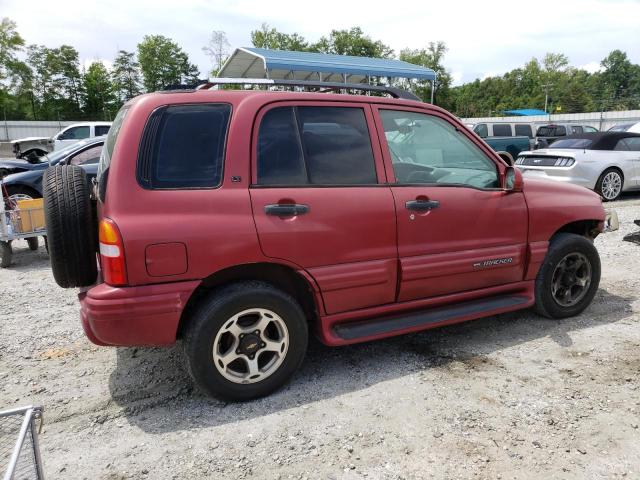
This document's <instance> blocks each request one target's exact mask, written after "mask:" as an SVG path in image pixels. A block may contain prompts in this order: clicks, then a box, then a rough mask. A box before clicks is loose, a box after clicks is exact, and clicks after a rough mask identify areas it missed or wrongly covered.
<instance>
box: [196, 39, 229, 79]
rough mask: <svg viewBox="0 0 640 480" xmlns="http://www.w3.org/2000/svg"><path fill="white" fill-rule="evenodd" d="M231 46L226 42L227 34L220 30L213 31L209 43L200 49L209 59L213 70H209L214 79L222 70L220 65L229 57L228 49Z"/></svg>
mask: <svg viewBox="0 0 640 480" xmlns="http://www.w3.org/2000/svg"><path fill="white" fill-rule="evenodd" d="M230 46H231V45H230V44H229V40H227V34H226V33H225V32H223V31H222V30H214V31H213V32H211V37H210V38H209V43H208V44H207V45H206V46H204V47H202V50H203V51H204V52H205V53H206V54H207V55H209V57H210V58H211V64H212V65H213V68H212V70H211V76H213V77H215V76H216V75H217V73H218V72H219V71H220V69H221V68H222V65H223V64H224V62H225V61H226V60H227V58H228V57H229V50H228V48H229V47H230Z"/></svg>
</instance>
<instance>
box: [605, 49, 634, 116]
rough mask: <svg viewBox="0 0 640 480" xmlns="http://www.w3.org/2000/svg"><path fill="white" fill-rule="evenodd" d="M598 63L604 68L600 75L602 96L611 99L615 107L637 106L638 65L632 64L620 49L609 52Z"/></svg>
mask: <svg viewBox="0 0 640 480" xmlns="http://www.w3.org/2000/svg"><path fill="white" fill-rule="evenodd" d="M600 65H602V67H603V68H604V71H603V72H602V74H601V77H600V79H601V83H602V90H603V94H604V97H606V98H609V99H611V102H612V104H614V105H615V108H620V109H627V108H633V107H637V106H638V104H639V103H640V99H638V98H637V97H638V96H640V67H639V66H638V65H634V64H632V63H631V62H630V61H629V58H628V57H627V54H626V53H625V52H622V51H621V50H614V51H612V52H611V53H609V55H607V56H606V57H605V58H604V59H603V60H602V62H600ZM634 97H635V98H634Z"/></svg>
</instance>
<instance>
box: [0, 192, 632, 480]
mask: <svg viewBox="0 0 640 480" xmlns="http://www.w3.org/2000/svg"><path fill="white" fill-rule="evenodd" d="M611 206H614V207H615V208H616V210H617V211H618V213H619V215H620V220H621V228H620V231H618V232H616V233H612V234H607V235H603V236H601V237H600V238H598V239H597V240H596V245H597V247H598V250H599V251H600V254H601V256H602V261H603V276H602V282H601V285H600V290H599V292H598V294H597V296H596V299H595V302H594V304H593V305H592V306H591V307H590V308H589V309H588V310H587V311H586V312H585V313H584V314H583V315H581V316H579V317H577V318H573V319H569V320H566V321H561V322H556V321H549V320H545V319H542V318H539V317H537V316H535V315H534V314H532V313H530V312H519V313H515V314H508V315H500V316H498V317H492V318H487V319H484V320H479V321H476V322H470V323H466V324H462V325H457V326H453V327H447V328H442V329H439V330H435V331H429V332H425V333H421V334H416V335H409V336H404V337H398V338H394V339H390V340H385V341H379V342H374V343H370V344H365V345H359V346H355V347H347V348H340V349H330V348H326V347H323V346H321V345H319V344H317V343H312V345H311V346H310V351H309V354H308V357H307V360H306V361H305V363H304V365H303V367H302V369H301V371H300V372H299V373H298V374H297V375H296V377H295V378H294V380H293V381H292V382H291V383H290V384H289V385H288V386H287V387H286V388H285V389H284V390H282V391H280V392H278V393H276V394H274V395H272V396H270V397H268V398H264V399H262V400H259V401H254V402H250V403H244V404H225V403H222V402H218V401H214V400H209V399H208V398H205V397H204V396H203V395H202V394H200V393H199V392H198V391H197V390H194V389H193V388H192V386H191V383H190V381H189V379H188V377H187V375H186V373H185V371H184V369H183V368H182V366H181V361H180V360H181V356H180V352H179V350H178V349H131V348H120V349H115V348H99V347H95V346H93V345H92V344H90V343H89V342H88V341H87V340H86V339H85V337H84V335H83V333H82V330H81V327H80V323H79V318H78V313H77V311H78V304H77V302H76V298H75V292H74V291H65V290H62V289H59V288H57V287H56V286H55V284H54V282H53V279H52V277H51V273H50V271H49V269H48V259H47V256H46V252H45V251H44V248H42V247H41V248H40V250H39V251H38V252H30V251H28V250H27V249H26V244H22V245H20V244H17V245H16V246H17V250H18V251H17V252H16V255H15V257H14V258H15V265H14V266H13V267H12V268H10V269H6V270H0V291H1V292H2V297H1V300H0V332H1V335H0V408H3V407H11V406H19V405H24V404H28V403H32V404H41V405H44V406H45V409H46V411H45V420H46V423H45V428H44V430H43V433H42V436H41V445H42V450H43V452H42V453H43V458H44V464H45V471H46V473H47V476H48V478H56V479H65V478H68V479H81V478H87V479H96V478H98V479H124V478H136V479H139V478H154V479H155V478H158V479H164V478H176V479H177V478H181V479H182V478H230V479H236V478H269V479H271V478H296V479H298V478H310V479H311V478H335V479H338V478H340V479H342V478H344V479H352V478H375V479H378V478H384V479H396V478H397V479H400V478H407V479H408V478H446V479H454V478H464V479H467V478H487V479H499V478H502V479H507V478H536V479H540V478H561V479H591V478H623V477H624V478H640V429H639V424H640V328H639V327H640V273H639V272H640V245H636V244H634V243H630V242H627V241H623V240H622V239H623V236H625V235H626V234H629V233H630V232H634V231H638V230H640V229H638V227H636V226H635V225H633V223H632V220H633V219H634V218H640V197H638V196H633V197H627V198H626V199H625V200H623V201H621V202H618V203H617V204H615V205H611Z"/></svg>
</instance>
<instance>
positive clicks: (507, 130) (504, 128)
mask: <svg viewBox="0 0 640 480" xmlns="http://www.w3.org/2000/svg"><path fill="white" fill-rule="evenodd" d="M493 136H494V137H511V136H513V133H511V125H499V124H494V125H493Z"/></svg>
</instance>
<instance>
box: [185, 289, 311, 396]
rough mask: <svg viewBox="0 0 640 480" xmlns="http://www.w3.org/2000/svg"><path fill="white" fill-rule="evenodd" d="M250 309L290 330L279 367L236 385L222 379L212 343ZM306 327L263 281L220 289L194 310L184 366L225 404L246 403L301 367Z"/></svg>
mask: <svg viewBox="0 0 640 480" xmlns="http://www.w3.org/2000/svg"><path fill="white" fill-rule="evenodd" d="M251 308H265V309H269V310H271V311H272V312H275V313H276V314H277V315H278V316H279V317H280V318H281V319H282V320H283V321H284V323H285V325H286V327H287V330H288V349H287V351H286V354H285V355H284V356H283V357H284V359H283V360H282V363H281V364H280V365H279V367H277V369H276V370H275V371H274V372H273V373H272V374H270V376H268V377H266V378H265V379H263V380H260V381H257V382H255V383H248V384H240V383H235V382H233V381H230V380H228V379H227V378H225V377H224V376H223V375H222V374H221V373H220V371H219V370H218V368H217V367H216V365H215V364H214V360H213V348H214V340H215V338H216V335H217V334H218V332H219V331H220V330H221V329H222V328H223V327H224V326H225V325H226V324H227V322H228V321H229V319H230V318H231V317H233V316H234V315H236V314H238V313H240V312H242V311H244V310H247V309H251ZM307 342H308V328H307V322H306V319H305V316H304V313H303V312H302V309H301V308H300V305H299V304H298V303H297V302H296V301H295V300H294V299H293V298H292V297H291V296H290V295H288V294H286V293H284V292H282V291H281V290H278V289H276V288H274V287H273V286H271V285H269V284H267V283H263V282H255V281H252V282H242V283H236V284H232V285H229V286H227V287H224V288H221V289H219V290H217V291H215V292H214V293H212V294H211V296H210V297H208V298H206V299H204V300H203V302H202V303H201V304H200V305H199V306H198V307H197V308H196V309H195V310H194V312H193V314H192V315H191V317H190V318H189V320H188V324H187V326H186V328H185V331H184V335H183V341H182V344H183V351H184V353H185V356H186V364H187V369H188V371H189V373H190V374H191V377H192V378H193V380H194V381H195V383H196V384H197V385H198V386H199V387H200V388H201V389H202V390H203V391H204V392H206V393H207V394H209V395H212V396H215V397H219V398H222V399H226V400H240V401H243V400H250V399H254V398H258V397H262V396H264V395H267V394H269V393H271V392H273V391H274V390H276V389H278V388H280V387H281V386H282V385H284V384H285V383H286V382H287V381H288V380H289V379H290V378H291V376H292V375H293V374H294V372H295V371H296V370H297V369H298V368H299V367H300V365H301V363H302V360H303V358H304V355H305V353H306V350H307Z"/></svg>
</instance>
